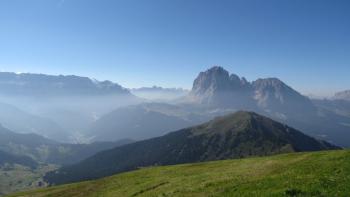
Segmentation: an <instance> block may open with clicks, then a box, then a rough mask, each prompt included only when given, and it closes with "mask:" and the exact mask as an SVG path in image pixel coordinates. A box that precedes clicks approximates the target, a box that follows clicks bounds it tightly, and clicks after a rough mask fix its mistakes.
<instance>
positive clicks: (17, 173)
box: [0, 165, 56, 196]
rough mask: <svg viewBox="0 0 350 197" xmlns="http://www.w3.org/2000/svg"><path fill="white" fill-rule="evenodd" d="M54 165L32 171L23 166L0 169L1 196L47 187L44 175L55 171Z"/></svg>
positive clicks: (43, 166)
mask: <svg viewBox="0 0 350 197" xmlns="http://www.w3.org/2000/svg"><path fill="white" fill-rule="evenodd" d="M55 168H56V167H55V166H52V165H40V166H39V167H38V168H37V169H30V168H29V167H25V166H22V165H4V166H1V167H0V196H1V195H4V194H8V193H11V192H16V191H23V190H26V189H33V188H38V187H43V186H45V183H44V181H43V180H42V177H43V175H44V174H45V173H46V172H48V171H51V170H53V169H55Z"/></svg>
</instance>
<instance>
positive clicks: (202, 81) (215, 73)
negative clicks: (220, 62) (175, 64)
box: [192, 66, 250, 93]
mask: <svg viewBox="0 0 350 197" xmlns="http://www.w3.org/2000/svg"><path fill="white" fill-rule="evenodd" d="M247 85H250V83H249V82H248V81H247V80H246V79H245V78H242V79H241V78H239V77H238V76H237V75H235V74H231V75H230V74H229V72H228V71H227V70H225V69H224V68H223V67H221V66H213V67H212V68H210V69H208V70H206V71H204V72H200V73H199V75H198V77H197V78H196V79H195V80H194V82H193V88H192V92H194V93H204V92H206V91H214V92H215V91H230V90H234V89H239V88H242V87H244V86H247Z"/></svg>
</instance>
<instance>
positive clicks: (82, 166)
mask: <svg viewBox="0 0 350 197" xmlns="http://www.w3.org/2000/svg"><path fill="white" fill-rule="evenodd" d="M337 148H338V147H335V146H333V145H331V144H329V143H327V142H323V141H318V140H316V139H314V138H311V137H309V136H307V135H304V134H303V133H301V132H300V131H297V130H295V129H293V128H291V127H288V126H286V125H283V124H281V123H278V122H276V121H273V120H271V119H269V118H266V117H264V116H260V115H258V114H256V113H252V112H244V111H241V112H237V113H234V114H230V115H227V116H223V117H219V118H216V119H214V120H212V121H209V122H207V123H204V124H201V125H199V126H195V127H190V128H186V129H182V130H179V131H175V132H172V133H169V134H167V135H164V136H162V137H158V138H153V139H150V140H144V141H140V142H136V143H132V144H128V145H125V146H121V147H117V148H114V149H111V150H107V151H103V152H100V153H98V154H96V155H94V156H92V157H90V158H88V159H86V160H83V161H82V162H80V163H78V164H74V165H72V166H66V167H63V168H61V169H59V170H57V171H54V172H50V173H48V174H47V175H46V176H45V180H46V181H47V182H48V183H50V184H63V183H70V182H78V181H82V180H91V179H96V178H101V177H104V176H110V175H113V174H115V173H119V172H125V171H130V170H134V169H137V168H139V167H147V166H153V165H172V164H181V163H192V162H200V161H212V160H222V159H232V158H242V157H250V156H257V155H259V156H264V155H272V154H278V153H287V152H300V151H318V150H329V149H337Z"/></svg>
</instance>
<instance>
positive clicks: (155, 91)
mask: <svg viewBox="0 0 350 197" xmlns="http://www.w3.org/2000/svg"><path fill="white" fill-rule="evenodd" d="M130 92H131V93H132V94H134V95H136V96H138V97H141V98H145V99H149V100H152V101H171V100H174V99H178V98H180V97H183V96H186V95H187V94H188V92H189V91H188V90H185V89H183V88H162V87H159V86H152V87H142V88H132V89H130Z"/></svg>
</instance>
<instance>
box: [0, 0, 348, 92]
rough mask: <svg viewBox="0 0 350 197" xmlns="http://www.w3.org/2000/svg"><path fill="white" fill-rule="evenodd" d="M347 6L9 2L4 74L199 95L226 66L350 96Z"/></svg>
mask: <svg viewBox="0 0 350 197" xmlns="http://www.w3.org/2000/svg"><path fill="white" fill-rule="evenodd" d="M349 10H350V1H348V0H343V1H342V0H328V1H325V0H307V1H305V0H172V1H170V0H0V71H14V72H33V73H38V72H39V73H48V74H75V75H83V76H89V77H93V78H96V79H100V80H104V79H109V80H112V81H115V82H117V83H119V84H121V85H123V86H125V87H140V86H151V85H160V86H164V87H184V88H190V87H191V86H192V81H193V79H194V78H195V77H196V76H197V74H198V72H200V71H202V70H205V69H207V68H209V67H210V66H212V65H221V66H223V67H225V68H226V69H227V70H229V71H230V72H233V73H236V74H238V75H240V76H245V77H246V78H247V79H248V80H255V79H256V78H259V77H270V76H271V77H278V78H280V79H282V80H283V81H285V82H286V83H287V84H289V85H290V86H292V87H294V88H295V89H297V90H299V91H301V92H302V93H305V94H310V93H312V94H316V95H330V94H332V93H333V92H335V91H338V90H343V89H350V77H349V75H350V11H349Z"/></svg>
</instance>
